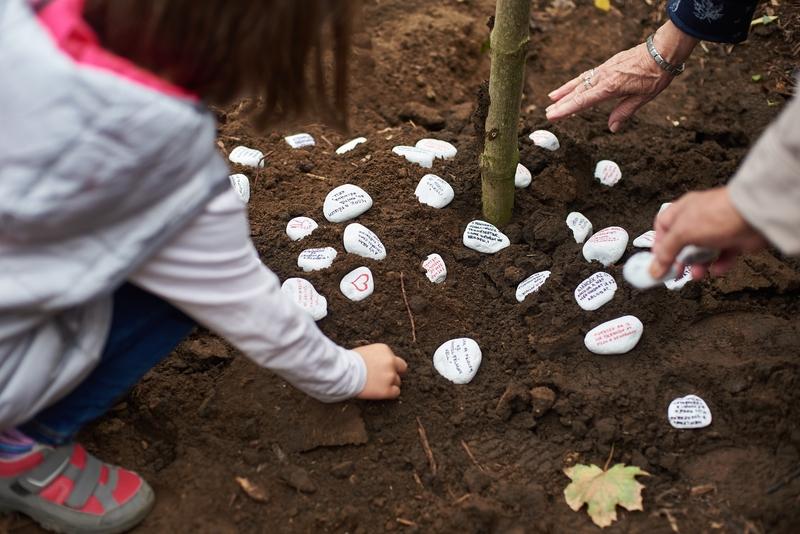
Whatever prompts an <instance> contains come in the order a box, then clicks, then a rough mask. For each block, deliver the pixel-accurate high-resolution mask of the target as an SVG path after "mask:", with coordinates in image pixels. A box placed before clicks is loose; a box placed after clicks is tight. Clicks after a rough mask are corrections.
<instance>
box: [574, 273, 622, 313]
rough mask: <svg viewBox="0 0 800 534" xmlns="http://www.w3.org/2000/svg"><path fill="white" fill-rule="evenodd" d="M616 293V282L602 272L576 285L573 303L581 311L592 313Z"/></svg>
mask: <svg viewBox="0 0 800 534" xmlns="http://www.w3.org/2000/svg"><path fill="white" fill-rule="evenodd" d="M616 292H617V281H616V280H614V277H613V276H611V275H610V274H608V273H604V272H602V271H600V272H596V273H594V274H593V275H592V276H590V277H589V278H587V279H586V280H584V281H583V282H581V283H580V284H578V287H576V288H575V301H576V302H577V303H578V306H580V307H581V308H582V309H584V310H586V311H594V310H596V309H598V308H600V307H601V306H602V305H603V304H606V303H608V302H610V301H611V299H613V298H614V294H615V293H616Z"/></svg>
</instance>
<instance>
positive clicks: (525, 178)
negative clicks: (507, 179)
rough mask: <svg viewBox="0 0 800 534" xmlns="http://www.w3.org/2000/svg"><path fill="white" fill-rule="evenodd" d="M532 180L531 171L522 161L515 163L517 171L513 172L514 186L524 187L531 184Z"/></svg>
mask: <svg viewBox="0 0 800 534" xmlns="http://www.w3.org/2000/svg"><path fill="white" fill-rule="evenodd" d="M532 181H533V176H532V175H531V171H529V170H528V168H527V167H526V166H525V165H523V164H522V163H517V172H516V173H515V174H514V186H515V187H518V188H520V189H524V188H526V187H528V186H529V185H531V182H532Z"/></svg>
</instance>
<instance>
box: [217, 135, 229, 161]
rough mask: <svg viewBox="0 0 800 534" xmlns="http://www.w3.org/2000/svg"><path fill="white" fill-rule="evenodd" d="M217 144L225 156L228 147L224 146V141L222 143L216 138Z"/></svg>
mask: <svg viewBox="0 0 800 534" xmlns="http://www.w3.org/2000/svg"><path fill="white" fill-rule="evenodd" d="M217 146H218V147H219V149H220V150H222V153H223V154H225V156H226V157H227V155H228V149H227V148H225V143H223V142H222V141H221V140H219V139H217Z"/></svg>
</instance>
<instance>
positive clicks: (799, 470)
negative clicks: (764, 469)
mask: <svg viewBox="0 0 800 534" xmlns="http://www.w3.org/2000/svg"><path fill="white" fill-rule="evenodd" d="M797 477H800V467H798V468H797V469H795V470H794V471H792V472H791V473H789V474H788V475H785V476H784V477H783V478H782V479H781V480H779V481H778V482H776V483H775V484H773V485H772V486H770V487H769V488H768V489H767V495H771V494H773V493H775V492H776V491H778V490H779V489H781V488H782V487H784V486H785V485H787V484H788V483H789V482H791V481H792V480H794V479H796V478H797Z"/></svg>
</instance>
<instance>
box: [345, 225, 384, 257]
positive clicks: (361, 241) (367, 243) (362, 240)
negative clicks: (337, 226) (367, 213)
mask: <svg viewBox="0 0 800 534" xmlns="http://www.w3.org/2000/svg"><path fill="white" fill-rule="evenodd" d="M344 249H345V250H346V251H347V252H349V253H350V254H356V255H358V256H361V257H363V258H371V259H373V260H382V259H384V258H385V257H386V247H384V246H383V243H381V240H380V239H378V236H377V235H375V233H374V232H373V231H372V230H370V229H369V228H367V227H366V226H364V225H363V224H358V223H352V224H348V225H347V228H345V229H344Z"/></svg>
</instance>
